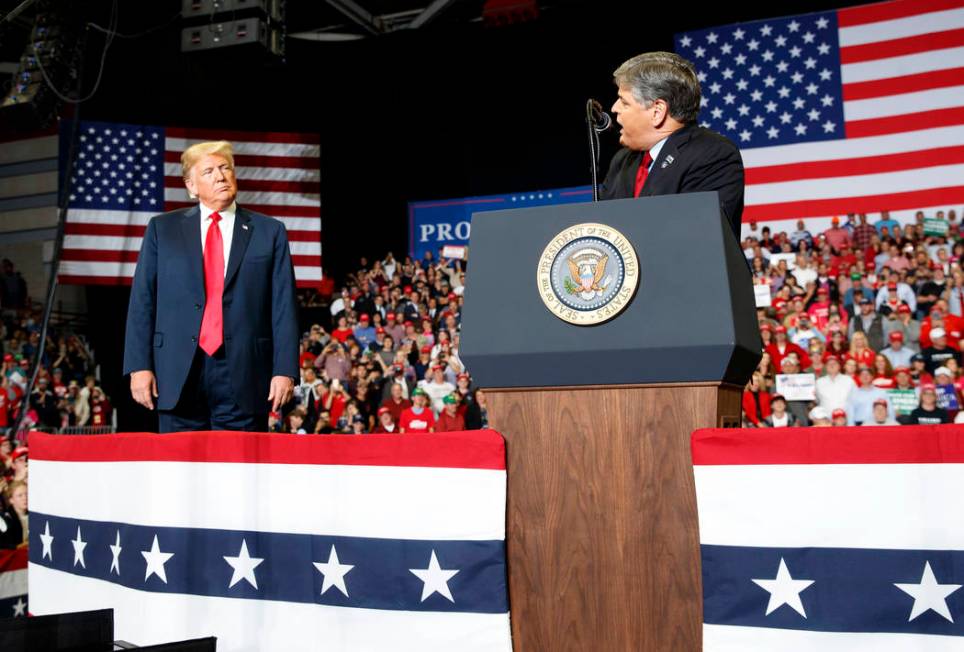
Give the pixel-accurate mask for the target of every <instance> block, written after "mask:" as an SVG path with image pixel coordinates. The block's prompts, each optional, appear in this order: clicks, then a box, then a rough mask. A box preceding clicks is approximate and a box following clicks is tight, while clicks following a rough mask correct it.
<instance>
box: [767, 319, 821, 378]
mask: <svg viewBox="0 0 964 652" xmlns="http://www.w3.org/2000/svg"><path fill="white" fill-rule="evenodd" d="M773 339H774V341H773V342H772V343H771V344H770V345H769V346H767V347H766V349H765V351H766V352H767V353H769V354H770V359H771V360H772V362H773V367H774V368H775V369H779V368H780V364H781V363H782V362H783V359H784V358H785V357H786V356H788V355H790V354H791V353H796V354H797V359H798V360H799V361H800V367H801V368H803V369H807V368H809V367H810V366H811V362H810V355H809V354H808V353H807V352H806V351H804V350H803V349H802V348H800V347H799V346H797V345H796V344H794V343H793V342H791V341H790V340H788V339H787V329H786V327H785V326H777V327H776V328H775V329H774V330H773Z"/></svg>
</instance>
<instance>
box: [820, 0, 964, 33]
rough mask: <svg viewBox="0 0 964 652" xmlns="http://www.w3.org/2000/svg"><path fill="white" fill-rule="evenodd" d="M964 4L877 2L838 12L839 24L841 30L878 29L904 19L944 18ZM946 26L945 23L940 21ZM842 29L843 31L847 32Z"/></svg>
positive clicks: (956, 1)
mask: <svg viewBox="0 0 964 652" xmlns="http://www.w3.org/2000/svg"><path fill="white" fill-rule="evenodd" d="M962 5H964V3H962V2H961V0H897V1H896V2H877V3H874V4H869V5H861V6H858V7H846V8H844V9H840V10H838V11H837V24H838V25H839V26H840V27H841V28H847V30H852V28H854V27H859V26H863V25H868V24H871V25H874V27H875V28H877V27H878V26H879V25H880V23H885V24H887V23H891V22H892V23H896V24H897V25H898V26H900V25H901V24H902V19H916V18H918V17H923V16H927V14H938V16H937V17H939V18H944V17H945V16H944V13H945V12H946V13H953V12H954V11H955V10H956V9H958V8H960V7H961V6H962ZM940 23H941V24H944V21H940ZM847 30H844V29H841V31H847ZM918 31H922V30H921V29H920V27H916V28H914V29H913V30H911V31H910V33H915V32H918Z"/></svg>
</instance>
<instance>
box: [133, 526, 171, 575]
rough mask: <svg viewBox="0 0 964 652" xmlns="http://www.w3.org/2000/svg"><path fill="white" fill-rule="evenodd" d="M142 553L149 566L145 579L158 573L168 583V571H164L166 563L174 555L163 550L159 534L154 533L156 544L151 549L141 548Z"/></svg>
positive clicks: (145, 571)
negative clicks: (158, 540)
mask: <svg viewBox="0 0 964 652" xmlns="http://www.w3.org/2000/svg"><path fill="white" fill-rule="evenodd" d="M141 554H142V555H144V560H145V561H146V562H147V568H146V569H145V570H144V581H145V582H146V581H147V580H148V578H150V576H151V575H157V576H158V577H159V578H161V581H162V582H164V583H165V584H167V573H166V572H165V571H164V564H166V563H167V562H168V560H170V558H171V557H173V556H174V553H173V552H161V548H160V546H159V545H158V543H157V535H156V534H155V535H154V544H153V545H152V546H151V549H150V550H141Z"/></svg>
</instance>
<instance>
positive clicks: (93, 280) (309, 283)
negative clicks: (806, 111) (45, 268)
mask: <svg viewBox="0 0 964 652" xmlns="http://www.w3.org/2000/svg"><path fill="white" fill-rule="evenodd" d="M107 264H109V263H107ZM295 274H296V276H295V287H297V288H314V287H318V281H320V280H321V268H320V267H296V268H295ZM298 274H303V275H304V278H298V276H297V275H298ZM57 278H58V279H59V280H60V282H61V283H64V284H66V285H110V286H118V285H123V286H130V284H131V282H132V281H133V280H134V279H133V278H132V277H106V276H90V275H86V274H83V273H80V274H64V273H58V274H57Z"/></svg>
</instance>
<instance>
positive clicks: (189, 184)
mask: <svg viewBox="0 0 964 652" xmlns="http://www.w3.org/2000/svg"><path fill="white" fill-rule="evenodd" d="M184 187H185V188H187V194H188V196H189V197H190V198H191V199H197V193H196V192H194V191H195V189H196V188H195V186H194V179H192V178H191V177H184Z"/></svg>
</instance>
